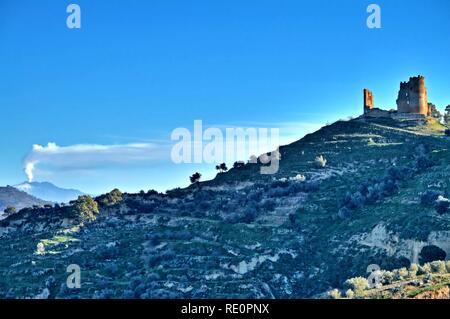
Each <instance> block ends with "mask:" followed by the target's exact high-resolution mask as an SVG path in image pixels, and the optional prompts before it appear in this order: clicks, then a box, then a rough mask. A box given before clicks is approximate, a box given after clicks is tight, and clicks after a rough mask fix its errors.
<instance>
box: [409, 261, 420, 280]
mask: <svg viewBox="0 0 450 319" xmlns="http://www.w3.org/2000/svg"><path fill="white" fill-rule="evenodd" d="M418 271H419V266H418V265H417V264H411V266H409V276H410V277H412V278H414V277H416V276H417V272H418Z"/></svg>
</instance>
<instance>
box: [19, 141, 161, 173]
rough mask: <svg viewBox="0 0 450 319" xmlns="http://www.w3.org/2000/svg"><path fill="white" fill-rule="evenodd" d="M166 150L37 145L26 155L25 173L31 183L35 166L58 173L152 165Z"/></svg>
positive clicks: (156, 147)
mask: <svg viewBox="0 0 450 319" xmlns="http://www.w3.org/2000/svg"><path fill="white" fill-rule="evenodd" d="M168 154H169V153H168V151H167V147H165V146H162V145H157V144H151V143H135V144H118V145H100V144H77V145H71V146H58V145H56V144H55V143H48V144H47V145H45V146H42V145H38V144H35V145H33V147H32V150H31V152H30V153H29V154H28V155H27V156H26V158H25V162H24V170H25V174H26V175H27V177H28V179H29V181H32V180H33V179H34V177H35V176H34V175H35V171H36V167H38V166H41V165H42V166H46V167H51V168H52V169H59V170H66V171H70V170H77V169H94V168H100V167H104V166H111V165H120V164H127V165H133V164H140V165H142V164H151V163H154V162H155V161H158V160H162V159H164V158H167V157H168Z"/></svg>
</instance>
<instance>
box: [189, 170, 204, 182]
mask: <svg viewBox="0 0 450 319" xmlns="http://www.w3.org/2000/svg"><path fill="white" fill-rule="evenodd" d="M201 177H202V174H200V173H199V172H196V173H194V174H193V175H192V176H191V177H189V179H190V181H191V184H196V183H198V182H200V178H201Z"/></svg>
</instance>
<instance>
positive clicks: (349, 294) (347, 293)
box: [345, 289, 355, 299]
mask: <svg viewBox="0 0 450 319" xmlns="http://www.w3.org/2000/svg"><path fill="white" fill-rule="evenodd" d="M345 297H347V298H348V299H353V298H354V297H355V293H354V292H353V290H351V289H347V291H346V292H345Z"/></svg>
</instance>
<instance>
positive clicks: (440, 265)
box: [430, 260, 447, 274]
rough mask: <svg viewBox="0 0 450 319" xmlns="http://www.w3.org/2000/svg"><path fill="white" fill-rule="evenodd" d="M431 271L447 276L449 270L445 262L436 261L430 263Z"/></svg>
mask: <svg viewBox="0 0 450 319" xmlns="http://www.w3.org/2000/svg"><path fill="white" fill-rule="evenodd" d="M430 266H431V271H432V272H434V273H438V274H445V273H446V272H447V269H446V267H445V261H443V260H436V261H433V262H431V263H430Z"/></svg>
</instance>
